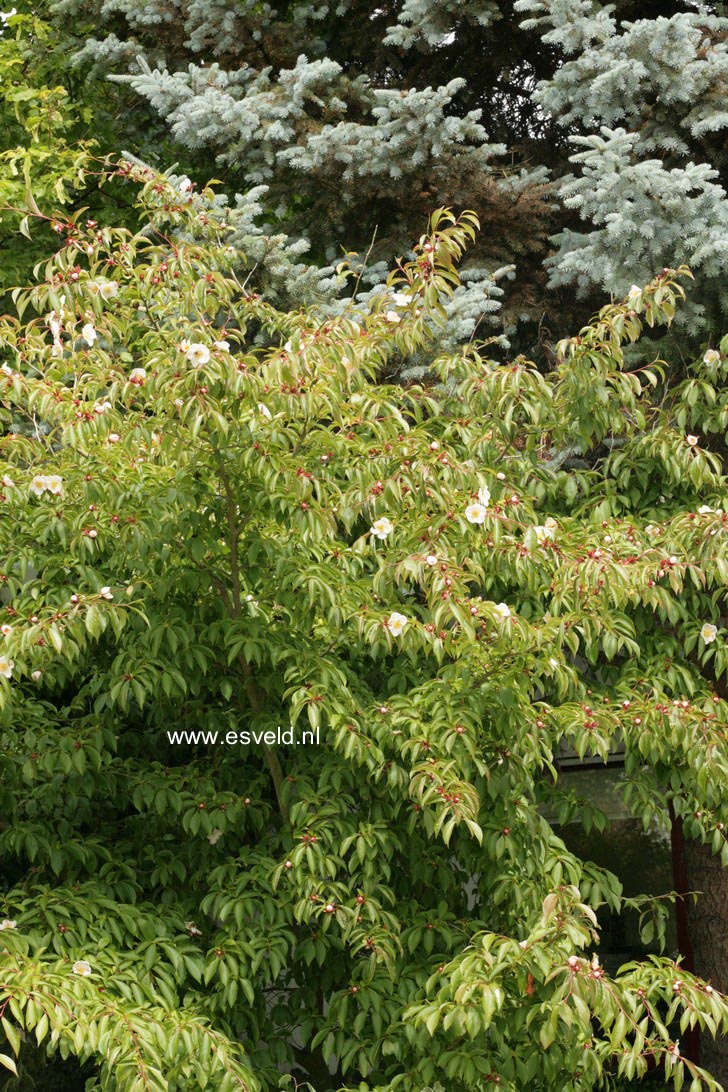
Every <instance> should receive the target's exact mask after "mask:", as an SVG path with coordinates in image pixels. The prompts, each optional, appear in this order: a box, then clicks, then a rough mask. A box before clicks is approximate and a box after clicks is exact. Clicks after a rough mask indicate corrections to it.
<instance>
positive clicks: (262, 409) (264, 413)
mask: <svg viewBox="0 0 728 1092" xmlns="http://www.w3.org/2000/svg"><path fill="white" fill-rule="evenodd" d="M258 413H259V414H260V415H261V417H266V418H267V419H268V420H269V421H270V420H271V419H272V417H273V414H272V413H271V411H270V410H269V409H268V407H267V406H266V405H265V404H264V403H263V402H259V403H258Z"/></svg>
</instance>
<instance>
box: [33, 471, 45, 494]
mask: <svg viewBox="0 0 728 1092" xmlns="http://www.w3.org/2000/svg"><path fill="white" fill-rule="evenodd" d="M47 488H48V478H47V477H46V475H45V474H36V475H35V477H34V478H33V480H32V481H31V483H30V492H31V493H32V494H33V496H34V497H40V496H41V495H42V494H43V493H45V491H46V489H47Z"/></svg>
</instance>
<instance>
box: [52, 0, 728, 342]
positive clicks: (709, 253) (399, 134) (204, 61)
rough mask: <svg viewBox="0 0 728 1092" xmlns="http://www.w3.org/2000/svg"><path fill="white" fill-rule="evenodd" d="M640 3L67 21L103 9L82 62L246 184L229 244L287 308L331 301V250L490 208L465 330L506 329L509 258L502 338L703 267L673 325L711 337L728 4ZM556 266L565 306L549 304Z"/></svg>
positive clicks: (726, 163) (480, 3)
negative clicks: (495, 323) (667, 271)
mask: <svg viewBox="0 0 728 1092" xmlns="http://www.w3.org/2000/svg"><path fill="white" fill-rule="evenodd" d="M635 8H636V9H637V11H638V12H639V11H640V5H639V4H635V3H634V0H614V2H613V3H606V4H604V3H601V2H599V0H515V3H511V2H510V0H472V2H470V0H469V2H467V3H464V2H463V0H393V2H392V3H391V4H390V5H388V6H381V5H380V6H377V5H376V4H372V5H371V6H366V5H355V4H353V3H352V0H321V2H320V3H317V4H312V3H310V2H309V0H290V3H288V4H287V5H286V7H285V10H283V9H281V8H280V7H279V6H275V5H273V4H272V3H270V2H268V0H145V2H144V3H139V0H59V2H58V5H57V9H58V11H59V12H61V16H62V18H65V19H67V20H69V21H72V20H74V19H76V20H77V19H81V18H83V17H85V18H88V15H87V12H88V13H91V12H92V13H93V15H92V21H93V34H92V37H90V38H89V39H88V40H86V42H85V43H84V44H83V47H82V48H81V50H80V51H79V52H78V55H77V57H78V60H79V63H83V62H92V63H93V65H95V67H96V69H97V70H101V71H102V72H104V74H108V73H111V78H112V79H114V80H121V81H122V82H123V83H124V85H125V87H126V88H129V89H131V90H132V91H133V92H135V93H136V95H137V96H139V98H140V100H141V101H143V102H144V103H145V104H146V105H147V106H148V107H149V108H150V109H151V110H152V111H153V112H154V114H155V115H156V116H158V117H160V118H161V119H162V120H163V121H164V122H165V124H166V126H167V127H168V129H169V132H170V135H171V137H172V138H174V140H176V141H177V142H178V144H179V145H180V146H181V147H182V148H184V149H185V151H187V152H189V154H190V157H191V161H192V162H194V160H195V158H199V159H200V161H201V162H202V161H204V163H205V164H211V163H213V162H214V163H217V165H218V166H219V168H220V169H221V171H222V172H223V173H224V175H225V177H226V178H228V179H233V180H234V181H233V182H232V183H230V185H229V186H228V188H229V189H230V190H233V189H238V190H240V191H241V192H243V191H245V190H246V189H247V190H250V191H251V192H250V193H249V194H248V195H247V196H245V197H237V198H235V199H234V200H233V201H231V202H230V216H229V219H230V224H231V230H234V231H237V232H238V234H239V238H240V240H241V242H240V245H241V248H242V249H244V250H245V251H246V253H247V254H248V255H249V256H250V259H251V261H253V262H254V263H256V262H257V263H258V267H259V269H264V270H265V276H266V277H270V281H269V282H268V285H269V289H270V291H271V292H278V291H283V290H284V291H285V299H286V300H287V301H291V300H295V299H297V298H299V297H300V298H301V299H302V300H303V299H307V300H308V299H311V298H315V299H319V300H321V302H322V303H324V302H325V303H326V306H337V305H336V303H335V300H336V296H337V293H338V291H339V289H338V281H337V278H336V275H335V272H334V270H335V266H336V263H337V261H338V260H339V259H340V257H341V251H340V250H339V249H337V248H338V247H339V244H345V245H347V246H351V245H354V246H359V247H365V246H366V245H367V244H368V241H369V240H370V239H371V238H372V236H373V235H376V237H377V245H379V244H381V245H382V247H384V245H385V242H386V246H387V251H388V252H389V253H391V252H392V250H395V251H396V250H397V249H398V248H400V247H402V248H404V247H406V246H408V245H409V242H410V240H411V239H412V238H413V237H416V236H417V235H418V234H419V232H420V231H421V230H422V228H423V226H424V223H425V220H426V217H427V215H428V214H429V213H430V212H431V211H432V210H433V209H434V208H436V207H438V206H441V205H452V206H453V207H455V208H457V209H462V208H464V207H472V208H475V210H476V211H477V212H478V213H479V214H481V215H482V216H483V220H484V222H485V223H486V224H488V225H489V227H488V228H486V232H484V234H483V235H482V236H481V238H480V240H479V241H478V247H479V248H481V249H480V251H479V252H478V253H476V254H475V255H474V256H473V257H472V259H471V260H472V263H473V270H471V271H470V272H469V273H468V276H469V277H470V280H469V281H468V282H467V284H466V286H464V287H463V288H462V289H461V290H460V292H459V296H458V302H457V308H459V310H457V311H456V312H454V313H453V329H457V330H458V331H459V334H458V336H461V335H462V336H463V337H464V338H465V339H467V338H468V337H470V336H471V333H472V328H473V324H475V323H478V322H479V323H480V324H481V325H482V323H483V322H484V321H491V322H492V320H493V318H494V313H495V310H496V309H497V307H498V306H499V304H500V303H501V298H500V295H499V293H500V292H501V290H502V288H503V286H504V284H505V279H504V277H503V276H502V275H501V274H502V267H504V266H505V265H506V264H507V263H510V262H511V261H515V262H517V263H518V270H517V276H516V277H515V278H514V282H513V289H512V292H510V293H509V299H508V301H507V302H508V304H509V308H510V309H509V312H508V319H507V321H508V322H510V323H514V322H517V321H519V319H518V315H524V314H526V313H528V314H529V317H530V319H531V320H533V319H534V317H535V316H538V319H539V321H540V316H541V313H542V311H544V310H549V308H551V311H550V314H549V317H548V321H547V323H546V325H547V326H548V327H549V328H550V329H552V328H555V327H556V326H558V325H559V322H561V321H565V319H564V316H563V314H562V312H563V310H564V304H565V303H566V305H567V306H571V305H572V304H573V301H574V300H575V299H580V298H586V297H588V296H590V295H592V296H594V298H595V303H598V302H601V300H602V299H603V293H604V292H605V291H606V292H607V293H614V294H617V295H619V294H621V293H622V292H623V291H624V290H625V288H629V286H630V285H631V284H632V283H634V282H636V281H642V280H648V279H650V278H651V277H652V276H653V275H654V274H655V273H656V272H657V271H659V269H661V268H662V267H663V266H665V265H675V264H679V263H680V262H688V263H690V264H691V266H692V267H693V269H694V272H695V274H696V276H697V277H698V278H699V288H698V290H697V291H696V292H695V293H694V294H692V295H691V304H690V306H689V307H687V308H685V309H682V310H681V312H680V314H681V316H684V320H686V321H687V322H688V324H689V328H691V330H692V332H693V333H695V334H700V336H703V333H704V332H705V328H706V327H708V328H709V327H710V326H711V325H712V324H716V325H717V324H718V322H719V321H722V320H721V319H720V316H721V315H723V314H725V312H726V311H728V300H727V299H726V297H725V295H724V294H721V289H720V287H719V282H720V279H721V278H722V277H723V276H724V273H725V257H724V255H725V253H726V249H728V238H727V237H726V194H725V174H726V172H727V171H728V154H727V150H726V144H725V140H724V135H725V129H726V128H727V127H728V106H727V104H726V98H725V86H726V81H727V80H728V19H727V18H725V17H724V13H725V5H724V4H721V3H718V2H715V3H709V4H708V3H700V2H698V0H661V2H660V0H645V3H644V10H645V14H644V16H643V17H638V18H635V17H634V12H635ZM625 12H629V14H630V16H632V18H631V19H630V20H627V19H625V18H624V17H623V16H624V14H625ZM570 142H571V147H570ZM545 163H548V169H547V168H546V167H545V166H544V164H545ZM721 172H722V173H721ZM547 177H548V178H549V179H550V189H547V187H546V184H545V183H546V178H547ZM555 198H556V199H560V200H556V199H555ZM521 210H525V211H524V212H521ZM565 221H566V223H565ZM238 224H239V227H238ZM509 224H511V225H515V228H511V230H510V231H509ZM559 227H560V228H561V230H558V228H559ZM488 231H490V232H491V235H490V237H488V235H487V234H486V233H487V232H488ZM548 236H551V238H552V244H553V245H552V247H551V251H550V253H549V252H548V244H547V238H548ZM309 240H310V243H311V246H310V248H309ZM383 252H384V250H382V253H383ZM377 257H378V255H377V252H376V249H375V253H374V258H373V262H371V263H369V265H368V267H367V269H366V271H365V273H364V275H363V278H362V283H361V285H360V290H361V291H376V290H378V289H381V284H382V280H381V278H380V279H379V280H377V279H376V277H375V274H374V271H375V270H376V269H378V265H377ZM544 261H546V267H547V271H548V276H549V278H550V279H549V282H548V285H549V286H550V288H551V289H552V290H553V293H552V294H551V295H548V293H547V298H544V299H540V298H537V297H538V294H539V293H540V294H541V295H543V288H544V279H543V266H542V263H543V262H544ZM488 270H489V271H490V272H487V271H488ZM524 270H527V273H526V277H527V278H528V279H527V283H526V284H525V285H524V283H523V278H524ZM494 271H495V272H494ZM481 276H482V278H483V279H480V280H479V279H478V278H480V277H481ZM509 276H510V274H509ZM497 281H498V282H499V283H500V287H499V288H498V291H495V290H493V291H490V292H489V293H488V294H487V298H486V297H484V296H483V288H484V285H486V284H487V283H490V284H491V285H492V286H494V289H495V287H497V286H496V282H497ZM274 285H275V287H274ZM573 287H576V289H577V292H576V293H575V292H572V291H571V289H572V288H573ZM512 301H513V302H512ZM481 305H482V307H483V308H484V310H479V308H481ZM453 306H456V305H455V302H454V303H453ZM484 316H485V318H484ZM478 328H479V327H478Z"/></svg>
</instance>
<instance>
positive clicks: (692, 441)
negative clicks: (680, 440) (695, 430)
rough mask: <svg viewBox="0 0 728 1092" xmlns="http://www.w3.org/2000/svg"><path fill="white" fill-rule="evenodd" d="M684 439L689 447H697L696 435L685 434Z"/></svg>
mask: <svg viewBox="0 0 728 1092" xmlns="http://www.w3.org/2000/svg"><path fill="white" fill-rule="evenodd" d="M685 439H686V440H687V442H688V445H689V446H690V447H697V445H698V437H697V436H686V437H685Z"/></svg>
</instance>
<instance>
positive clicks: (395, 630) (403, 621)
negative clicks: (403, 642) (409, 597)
mask: <svg viewBox="0 0 728 1092" xmlns="http://www.w3.org/2000/svg"><path fill="white" fill-rule="evenodd" d="M408 621H409V619H408V618H406V617H405V616H404V614H398V612H397V611H396V610H395V611H393V612H392V613H391V614H390V616H389V618H388V619H387V629H388V630H389V632H390V633H391V634H392V636H393V637H399V636H400V634H401V633H402V632H403V630H404V627H405V626H406V625H407V623H408Z"/></svg>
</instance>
